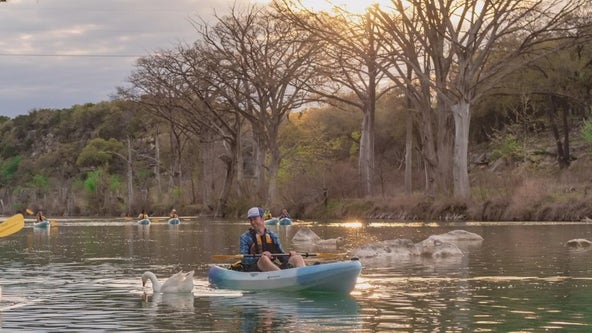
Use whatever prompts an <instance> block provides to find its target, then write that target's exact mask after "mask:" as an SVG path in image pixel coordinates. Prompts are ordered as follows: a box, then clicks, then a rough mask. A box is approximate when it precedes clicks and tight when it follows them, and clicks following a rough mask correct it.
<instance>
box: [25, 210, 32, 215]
mask: <svg viewBox="0 0 592 333" xmlns="http://www.w3.org/2000/svg"><path fill="white" fill-rule="evenodd" d="M25 211H26V212H27V214H29V215H33V211H32V210H30V209H29V208H27V209H26V210H25Z"/></svg>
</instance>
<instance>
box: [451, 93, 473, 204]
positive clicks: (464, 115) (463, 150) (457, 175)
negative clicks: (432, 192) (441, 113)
mask: <svg viewBox="0 0 592 333" xmlns="http://www.w3.org/2000/svg"><path fill="white" fill-rule="evenodd" d="M452 114H453V115H454V158H453V161H454V162H453V169H452V176H453V183H454V195H455V196H456V197H458V198H461V199H464V200H466V199H470V196H471V188H470V184H469V169H468V166H469V163H468V156H469V124H470V121H471V114H470V105H469V103H468V102H466V101H461V102H459V103H458V104H455V105H453V106H452Z"/></svg>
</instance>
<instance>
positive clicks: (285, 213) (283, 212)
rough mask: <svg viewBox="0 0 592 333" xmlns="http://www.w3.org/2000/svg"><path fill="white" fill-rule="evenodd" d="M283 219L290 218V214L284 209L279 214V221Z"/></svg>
mask: <svg viewBox="0 0 592 333" xmlns="http://www.w3.org/2000/svg"><path fill="white" fill-rule="evenodd" d="M283 218H290V214H288V210H287V209H286V208H284V209H282V213H281V214H280V219H283Z"/></svg>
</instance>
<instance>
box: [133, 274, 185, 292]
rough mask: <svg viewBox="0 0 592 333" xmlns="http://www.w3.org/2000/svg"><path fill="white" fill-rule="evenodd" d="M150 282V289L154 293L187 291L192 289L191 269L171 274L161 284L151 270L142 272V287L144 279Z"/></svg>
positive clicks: (144, 282) (144, 283)
mask: <svg viewBox="0 0 592 333" xmlns="http://www.w3.org/2000/svg"><path fill="white" fill-rule="evenodd" d="M148 280H150V282H152V290H153V291H154V292H155V293H189V292H191V291H192V290H193V271H190V272H187V273H184V272H183V271H181V272H179V273H176V274H173V276H171V277H170V278H168V280H166V281H165V282H164V283H163V284H160V281H158V279H157V278H156V275H154V273H152V272H144V274H142V288H143V287H144V286H145V285H146V281H148Z"/></svg>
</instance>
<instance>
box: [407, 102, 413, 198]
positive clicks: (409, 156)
mask: <svg viewBox="0 0 592 333" xmlns="http://www.w3.org/2000/svg"><path fill="white" fill-rule="evenodd" d="M406 113H407V119H406V130H405V194H407V195H410V194H411V193H413V112H412V111H411V101H410V100H409V98H407V112H406Z"/></svg>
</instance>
